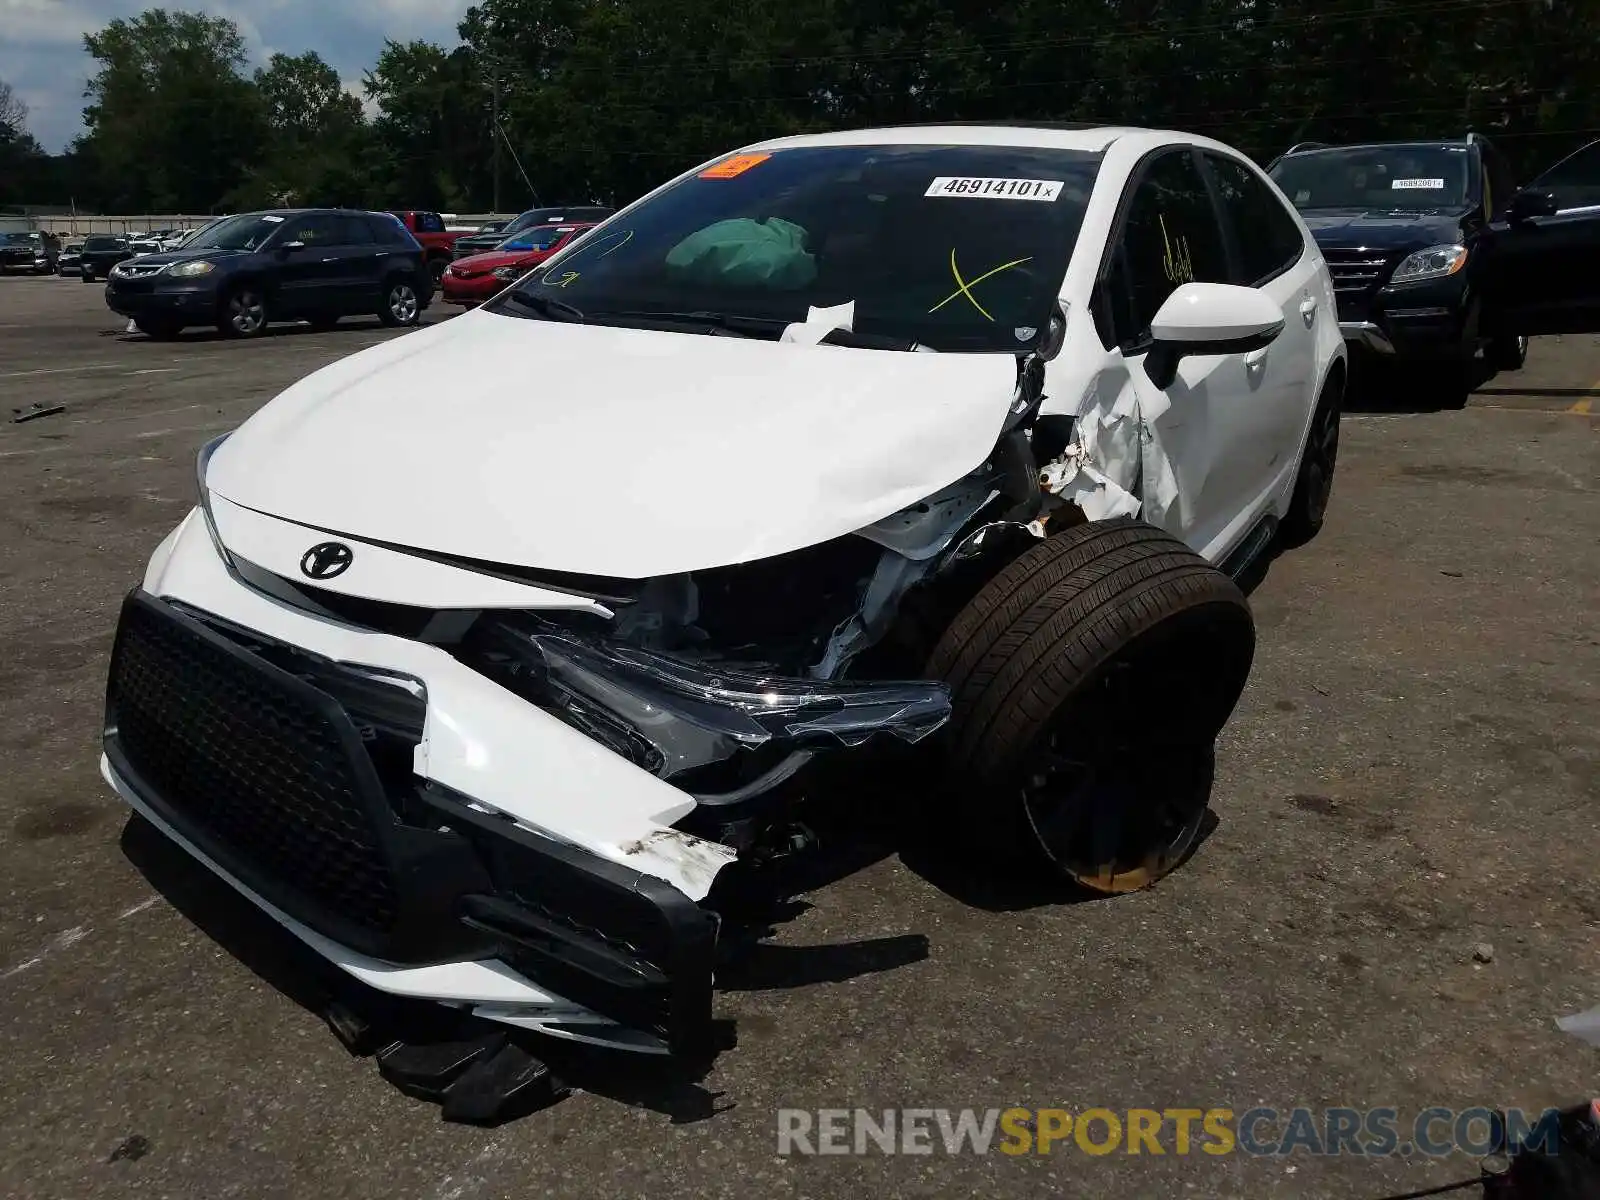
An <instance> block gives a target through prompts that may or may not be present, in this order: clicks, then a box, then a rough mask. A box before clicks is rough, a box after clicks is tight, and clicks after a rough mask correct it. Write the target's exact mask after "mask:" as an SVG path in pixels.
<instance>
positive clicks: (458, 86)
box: [364, 41, 493, 210]
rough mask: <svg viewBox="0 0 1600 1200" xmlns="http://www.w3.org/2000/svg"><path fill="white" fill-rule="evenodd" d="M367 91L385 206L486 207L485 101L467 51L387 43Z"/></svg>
mask: <svg viewBox="0 0 1600 1200" xmlns="http://www.w3.org/2000/svg"><path fill="white" fill-rule="evenodd" d="M364 87H365V90H366V94H367V97H368V98H369V99H370V100H371V101H373V102H374V103H375V104H376V105H377V107H378V115H377V117H376V119H375V120H374V121H373V126H372V132H373V142H374V147H375V162H374V168H375V170H376V172H377V173H378V177H379V178H380V179H381V180H382V181H383V182H382V185H381V187H380V188H379V189H377V190H378V194H379V198H381V199H382V201H383V202H385V203H387V204H390V205H406V206H414V207H419V208H421V207H426V208H442V209H446V210H457V209H464V208H471V207H473V206H474V205H475V204H481V203H483V202H484V199H486V198H487V197H486V193H487V190H488V189H487V187H486V186H485V185H486V184H487V182H488V172H489V164H490V161H491V156H492V153H493V151H492V142H491V141H490V137H489V122H488V118H487V114H488V111H489V104H490V98H489V93H488V91H487V90H486V86H485V80H484V78H483V76H482V75H481V74H480V73H479V72H478V70H477V68H476V64H475V63H474V62H473V60H472V57H471V55H470V54H469V53H467V52H466V51H465V50H464V49H459V48H458V49H457V50H455V51H453V52H452V51H446V50H444V49H442V48H441V47H439V46H435V45H433V44H432V43H431V42H423V41H415V42H406V43H400V42H388V43H386V44H385V45H384V48H383V51H382V53H380V54H379V55H378V61H377V63H376V64H375V65H374V66H373V68H372V70H371V71H369V72H367V74H366V77H365V82H364ZM480 197H481V198H482V199H479V198H480Z"/></svg>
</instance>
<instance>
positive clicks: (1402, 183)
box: [1389, 179, 1444, 192]
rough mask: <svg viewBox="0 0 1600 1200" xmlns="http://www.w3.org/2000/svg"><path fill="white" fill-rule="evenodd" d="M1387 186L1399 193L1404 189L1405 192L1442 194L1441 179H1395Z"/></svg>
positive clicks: (1442, 184) (1442, 182)
mask: <svg viewBox="0 0 1600 1200" xmlns="http://www.w3.org/2000/svg"><path fill="white" fill-rule="evenodd" d="M1389 186H1390V187H1391V188H1393V189H1394V190H1395V191H1400V190H1402V189H1404V190H1405V191H1417V192H1442V191H1443V190H1444V180H1442V179H1396V180H1393V181H1392V182H1391V183H1390V184H1389Z"/></svg>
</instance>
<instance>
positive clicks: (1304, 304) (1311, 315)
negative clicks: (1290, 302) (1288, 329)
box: [1300, 296, 1317, 325]
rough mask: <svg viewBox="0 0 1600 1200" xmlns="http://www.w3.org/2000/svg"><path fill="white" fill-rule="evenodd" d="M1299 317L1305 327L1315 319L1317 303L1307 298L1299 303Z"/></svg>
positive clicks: (1311, 298) (1309, 297)
mask: <svg viewBox="0 0 1600 1200" xmlns="http://www.w3.org/2000/svg"><path fill="white" fill-rule="evenodd" d="M1300 317H1301V319H1302V320H1303V321H1305V323H1306V324H1307V325H1310V324H1311V322H1313V321H1315V320H1316V319H1317V302H1316V300H1315V299H1314V298H1313V297H1311V296H1307V297H1306V298H1305V299H1304V300H1302V301H1300Z"/></svg>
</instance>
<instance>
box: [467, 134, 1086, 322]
mask: <svg viewBox="0 0 1600 1200" xmlns="http://www.w3.org/2000/svg"><path fill="white" fill-rule="evenodd" d="M1099 165H1100V157H1099V156H1098V155H1094V154H1086V153H1082V152H1076V151H1067V150H1052V149H1040V148H1036V147H1023V146H910V145H891V146H806V147H794V148H791V149H782V150H774V151H772V152H770V153H756V154H742V155H735V156H732V157H730V158H726V159H724V160H722V161H721V162H719V163H717V164H715V165H714V166H712V167H710V168H708V169H706V170H704V171H701V172H700V173H699V174H697V175H695V176H692V177H690V178H688V179H684V180H680V181H679V182H678V183H676V184H674V185H673V186H672V187H670V188H668V189H667V190H666V191H664V192H662V193H660V194H659V195H657V196H654V197H652V198H650V199H648V200H646V201H644V202H643V203H641V204H640V205H639V206H638V207H636V208H634V209H633V210H632V211H631V212H628V213H626V214H624V215H623V216H622V217H621V218H620V219H619V220H613V221H611V222H609V223H608V224H606V225H604V226H602V227H601V228H599V229H597V230H593V231H591V232H589V233H588V234H587V235H585V236H584V237H583V238H582V239H581V240H578V241H575V242H574V243H573V245H572V246H571V247H570V248H569V249H566V250H564V251H562V252H560V253H559V254H558V255H557V256H556V257H555V258H553V259H551V260H550V266H549V268H548V269H547V270H546V271H545V272H544V273H543V275H542V276H541V277H540V278H539V279H538V280H537V281H530V282H528V283H526V284H524V285H523V288H522V289H521V290H520V297H521V298H519V292H518V291H513V292H510V293H507V294H506V295H505V296H503V297H501V298H500V299H499V300H498V301H496V302H494V303H492V304H491V305H489V310H490V311H494V312H501V313H504V314H506V315H510V316H523V315H528V314H529V310H530V309H537V308H538V307H539V302H540V301H559V302H560V303H561V304H562V305H564V306H570V307H571V308H574V309H577V310H580V311H581V313H582V314H583V318H584V319H585V320H589V321H592V322H599V323H608V316H610V317H620V318H621V322H622V323H626V321H627V320H628V319H629V317H628V316H624V315H623V314H630V315H631V316H632V317H633V318H637V316H638V314H640V313H676V314H680V315H681V314H684V313H693V314H697V315H700V314H715V315H718V316H722V317H745V318H755V319H757V320H766V321H770V322H773V323H774V324H777V323H780V322H781V323H787V322H790V321H799V320H804V319H805V318H806V316H807V312H808V310H809V309H811V308H830V307H834V306H837V305H842V304H845V303H848V302H854V305H855V309H854V312H855V317H854V329H855V331H856V332H857V333H862V334H878V335H884V336H888V337H893V338H897V339H904V340H906V341H915V342H918V343H920V344H923V345H926V346H928V347H930V348H932V349H937V350H990V351H1001V350H1003V351H1008V352H1011V353H1015V352H1017V351H1018V350H1022V349H1026V348H1028V347H1029V346H1030V345H1031V344H1033V343H1035V342H1036V341H1037V338H1038V335H1039V333H1040V331H1041V330H1043V329H1044V328H1046V326H1047V325H1048V321H1049V316H1050V311H1051V306H1052V305H1053V303H1054V301H1055V298H1056V296H1057V294H1058V293H1059V290H1060V285H1061V281H1062V279H1063V278H1064V276H1065V275H1066V270H1067V262H1068V260H1069V259H1070V258H1071V257H1072V250H1073V246H1074V244H1075V243H1076V241H1077V237H1078V230H1079V227H1080V225H1081V224H1082V221H1083V211H1084V206H1085V204H1086V203H1087V202H1088V198H1089V192H1090V190H1091V188H1092V187H1093V185H1094V179H1095V174H1096V172H1097V171H1098V169H1099ZM530 300H531V303H530ZM543 307H544V308H545V309H546V310H548V304H544V305H543Z"/></svg>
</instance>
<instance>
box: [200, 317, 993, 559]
mask: <svg viewBox="0 0 1600 1200" xmlns="http://www.w3.org/2000/svg"><path fill="white" fill-rule="evenodd" d="M1015 385H1016V361H1015V359H1013V358H1012V357H1011V356H1009V355H1004V354H983V355H964V354H924V353H902V352H895V351H881V350H859V349H853V348H843V347H837V346H826V345H808V344H803V343H798V342H797V343H787V342H771V341H764V340H754V339H745V338H738V337H720V336H711V335H703V334H687V333H666V332H659V331H655V330H637V329H616V328H606V327H602V326H591V325H571V324H561V323H556V322H546V321H537V320H520V319H517V318H513V317H506V316H501V315H497V314H494V313H487V312H482V311H477V312H472V313H468V314H465V315H463V316H460V317H456V318H455V319H453V320H450V321H446V322H442V323H440V324H437V325H433V326H430V327H428V328H426V329H423V330H420V331H418V332H416V333H413V334H409V335H406V336H404V337H400V338H396V339H394V340H392V341H389V342H386V343H384V344H382V345H380V346H376V347H373V348H371V349H369V350H365V351H363V352H361V353H358V354H354V355H352V356H350V357H349V358H346V359H343V360H341V361H339V362H337V363H334V364H333V365H332V366H328V367H324V368H323V369H322V370H320V371H317V372H315V373H314V374H312V375H310V376H308V377H307V378H305V379H303V380H301V381H300V382H299V383H297V384H295V385H294V386H292V387H291V388H289V389H288V391H286V392H284V393H282V394H281V395H280V396H278V397H277V398H276V399H275V400H273V401H271V402H270V403H269V404H267V405H266V406H265V407H264V408H262V409H261V410H259V411H258V412H257V413H256V414H255V415H254V416H252V417H251V418H250V419H249V420H247V421H246V422H245V423H244V424H243V425H242V426H240V428H239V429H238V430H237V431H236V432H235V433H234V434H233V436H232V437H230V438H229V439H228V440H227V441H226V442H225V443H224V444H223V445H222V446H221V447H220V448H219V449H218V450H217V452H216V453H215V455H214V456H213V457H212V458H211V460H210V464H209V467H208V469H207V477H206V482H207V486H208V487H209V488H210V489H211V490H212V491H214V492H215V493H216V494H217V495H220V496H222V497H224V498H225V499H228V500H231V501H233V502H234V503H235V504H239V505H243V506H244V507H246V508H250V509H254V510H256V511H258V512H262V513H267V514H271V515H273V516H277V517H282V518H286V519H288V520H291V521H294V522H297V523H300V524H304V525H306V526H309V527H310V528H311V529H315V530H325V531H328V532H330V533H337V534H342V535H345V536H347V537H351V538H355V539H358V540H367V541H373V542H384V543H388V544H391V545H396V546H402V547H409V548H413V549H417V550H423V551H428V552H432V553H435V554H443V555H449V556H451V557H453V558H466V559H476V560H480V561H483V562H487V563H499V564H505V565H508V566H518V567H526V568H534V569H543V570H549V571H561V572H572V573H576V574H585V575H600V576H609V577H613V578H624V579H643V578H649V577H651V576H656V575H666V574H674V573H677V572H682V571H693V570H700V569H704V568H707V567H714V566H724V565H728V564H731V563H737V562H746V561H749V560H752V559H758V558H765V557H768V556H771V555H775V554H782V553H786V552H788V551H791V550H797V549H800V548H802V547H805V546H809V545H814V544H817V543H819V542H823V541H827V540H829V539H831V538H835V537H839V536H842V535H844V534H847V533H850V532H853V531H854V530H857V529H860V528H862V527H864V526H866V525H869V524H872V523H873V522H875V521H879V520H881V519H883V518H884V517H886V516H889V515H890V514H891V513H894V512H897V511H899V510H900V509H902V508H905V507H906V506H908V505H910V504H914V503H916V502H917V501H919V500H921V499H923V498H925V497H926V496H928V495H930V494H931V493H933V492H935V491H937V490H939V489H940V488H942V487H944V486H946V485H948V484H950V483H952V482H954V481H955V480H957V479H959V478H961V477H962V476H963V475H965V474H967V473H969V472H971V471H972V470H974V469H976V468H977V467H978V466H979V465H981V464H982V463H983V462H984V460H985V459H986V458H987V457H988V455H989V454H990V452H991V451H992V450H993V449H994V444H995V440H996V439H997V438H998V436H999V434H1000V430H1001V426H1002V425H1003V423H1004V421H1005V419H1006V416H1007V413H1008V411H1009V408H1010V405H1011V401H1012V397H1013V394H1014V390H1015ZM308 544H309V543H308Z"/></svg>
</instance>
